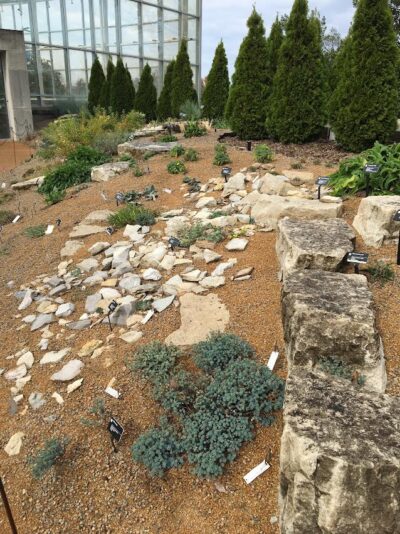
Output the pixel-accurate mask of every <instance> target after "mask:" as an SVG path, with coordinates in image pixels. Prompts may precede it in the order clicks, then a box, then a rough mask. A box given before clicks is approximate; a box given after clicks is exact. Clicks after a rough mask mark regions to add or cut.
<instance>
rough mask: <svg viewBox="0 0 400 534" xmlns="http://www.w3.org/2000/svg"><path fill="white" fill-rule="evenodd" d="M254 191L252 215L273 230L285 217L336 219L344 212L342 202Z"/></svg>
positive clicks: (258, 222) (258, 221)
mask: <svg viewBox="0 0 400 534" xmlns="http://www.w3.org/2000/svg"><path fill="white" fill-rule="evenodd" d="M254 193H257V192H255V191H254V192H253V193H251V195H253V198H254V204H253V203H252V208H251V216H252V217H253V219H254V220H255V222H256V223H257V224H263V225H265V226H266V227H267V228H270V229H272V230H275V229H276V227H277V226H278V221H279V220H280V219H283V218H284V217H290V218H292V219H334V218H335V217H340V216H341V214H342V209H343V208H342V204H330V203H324V202H319V201H318V200H307V199H302V198H292V197H282V196H279V195H260V194H254ZM248 196H250V195H248ZM245 199H246V197H245Z"/></svg>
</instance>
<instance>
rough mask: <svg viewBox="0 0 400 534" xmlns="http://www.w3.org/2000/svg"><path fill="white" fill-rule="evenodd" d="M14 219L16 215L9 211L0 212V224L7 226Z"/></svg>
mask: <svg viewBox="0 0 400 534" xmlns="http://www.w3.org/2000/svg"><path fill="white" fill-rule="evenodd" d="M15 217H16V214H15V213H14V212H12V211H10V210H0V224H1V225H4V224H9V223H11V222H12V221H13V220H14V219H15Z"/></svg>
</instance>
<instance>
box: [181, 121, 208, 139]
mask: <svg viewBox="0 0 400 534" xmlns="http://www.w3.org/2000/svg"><path fill="white" fill-rule="evenodd" d="M206 133H207V129H206V128H205V127H204V126H201V125H200V123H199V122H198V121H189V122H188V123H187V124H186V126H185V132H184V134H183V135H184V137H186V138H190V137H201V136H202V135H206Z"/></svg>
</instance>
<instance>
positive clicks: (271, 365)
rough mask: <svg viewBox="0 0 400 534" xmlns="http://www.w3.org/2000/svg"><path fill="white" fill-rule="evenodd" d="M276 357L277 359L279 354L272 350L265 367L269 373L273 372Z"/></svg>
mask: <svg viewBox="0 0 400 534" xmlns="http://www.w3.org/2000/svg"><path fill="white" fill-rule="evenodd" d="M278 357H279V352H278V351H277V350H273V351H272V352H271V356H270V357H269V360H268V363H267V367H268V369H269V370H270V371H273V370H274V367H275V364H276V362H277V360H278Z"/></svg>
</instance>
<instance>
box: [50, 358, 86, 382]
mask: <svg viewBox="0 0 400 534" xmlns="http://www.w3.org/2000/svg"><path fill="white" fill-rule="evenodd" d="M83 366H84V364H83V362H81V361H80V360H71V361H69V362H68V363H66V364H65V365H64V367H62V369H60V371H58V372H57V373H54V374H53V375H52V376H51V380H56V381H59V382H68V381H69V380H73V379H74V378H75V377H76V376H78V375H79V374H80V372H81V370H82V367H83Z"/></svg>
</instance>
